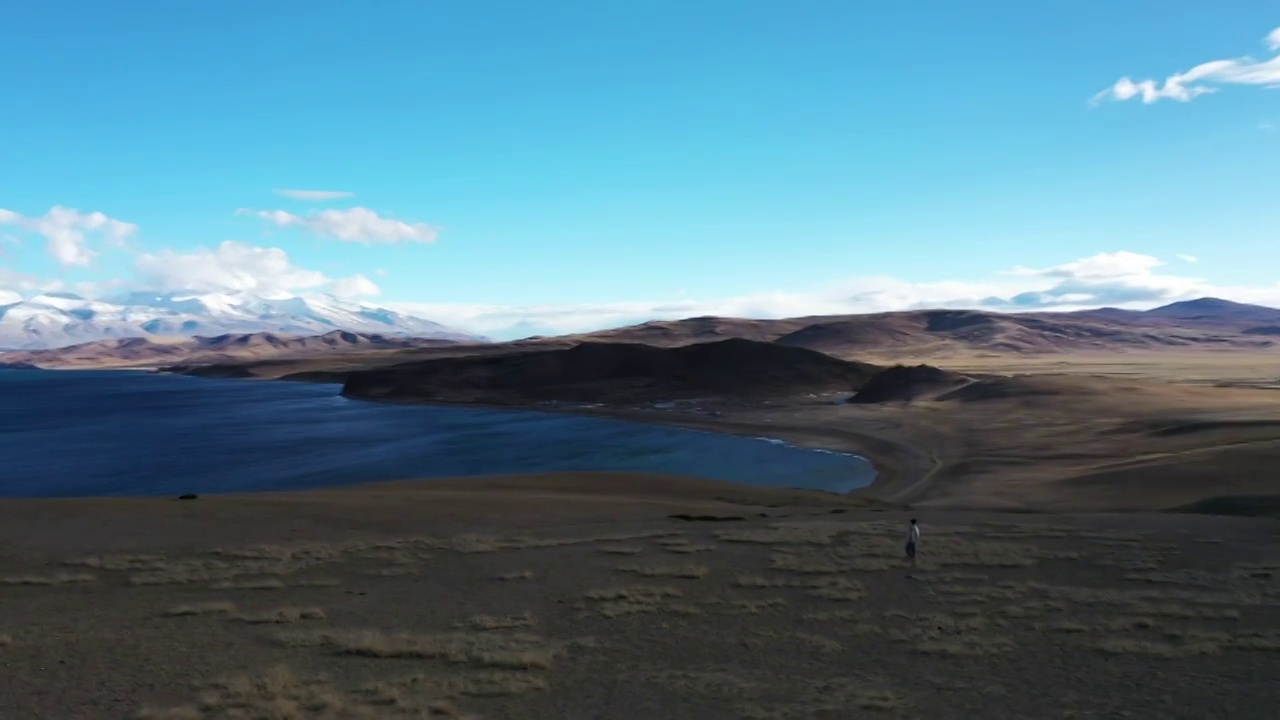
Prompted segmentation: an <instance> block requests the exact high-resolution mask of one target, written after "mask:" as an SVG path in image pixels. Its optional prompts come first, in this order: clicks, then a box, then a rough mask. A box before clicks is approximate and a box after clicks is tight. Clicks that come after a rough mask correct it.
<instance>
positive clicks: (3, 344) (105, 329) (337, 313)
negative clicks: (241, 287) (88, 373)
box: [0, 292, 481, 351]
mask: <svg viewBox="0 0 1280 720" xmlns="http://www.w3.org/2000/svg"><path fill="white" fill-rule="evenodd" d="M334 330H343V331H347V332H355V333H371V334H377V335H391V336H395V335H403V336H411V337H419V338H429V339H440V340H458V341H477V340H480V339H481V338H478V337H476V336H473V335H469V334H467V333H464V332H462V331H460V330H456V329H454V328H450V327H446V326H444V325H441V324H439V323H436V322H432V321H430V320H426V319H423V318H419V317H414V316H412V315H406V314H403V313H398V312H395V311H393V310H388V309H386V308H379V307H373V306H369V305H363V304H359V303H353V302H346V301H343V300H339V299H337V298H334V297H331V296H327V295H312V296H303V297H285V298H263V297H257V296H252V295H245V294H239V293H163V294H157V293H141V292H135V293H128V294H124V295H119V296H116V297H112V298H106V299H102V300H90V299H86V298H83V297H80V296H78V295H73V294H70V293H47V294H44V295H39V296H36V297H33V298H30V299H25V300H24V299H19V300H16V301H14V302H9V303H7V304H0V351H4V350H44V349H49V348H58V347H64V346H68V345H74V344H80V343H86V342H93V341H98V340H118V339H126V338H139V337H141V338H150V339H160V338H170V337H193V336H205V337H214V336H219V335H224V334H228V333H237V334H243V333H274V334H287V335H322V334H324V333H328V332H331V331H334Z"/></svg>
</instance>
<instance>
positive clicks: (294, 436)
mask: <svg viewBox="0 0 1280 720" xmlns="http://www.w3.org/2000/svg"><path fill="white" fill-rule="evenodd" d="M338 390H339V388H338V386H336V385H321V384H309V383H292V382H268V381H254V380H209V379H202V378H193V377H184V376H176V375H152V374H146V373H136V372H118V371H117V372H105V371H96V372H94V371H58V372H42V371H24V370H17V371H5V372H0V496H8V497H62V496H91V495H92V496H121V495H177V494H181V493H188V492H194V493H218V492H253V491H270V490H301V489H308V488H321V487H332V486H340V485H354V484H357V483H365V482H377V481H386V480H400V479H406V478H431V477H458V476H472V475H494V474H507V473H534V472H555V471H644V472H659V473H671V474H676V475H689V476H696V477H704V478H712V479H718V480H729V481H732V482H739V483H744V484H750V485H765V486H774V487H787V488H808V489H815V490H826V491H831V492H848V491H850V490H854V489H857V488H859V487H864V486H866V485H868V484H870V482H871V480H872V479H873V478H874V476H875V472H874V469H873V468H872V467H871V464H870V463H869V462H867V461H866V460H865V459H863V458H860V457H858V456H855V455H847V454H840V453H832V452H823V451H814V450H806V449H801V448H796V447H792V446H790V445H787V444H785V443H780V442H777V441H773V440H769V439H765V438H748V437H737V436H732V435H723V434H718V433H709V432H702V431H697V430H689V429H684V428H673V427H663V426H654V425H643V424H638V423H629V422H622V421H617V420H608V419H601V418H589V417H575V416H570V415H562V414H553V413H541V412H533V411H510V410H489V409H479V408H469V407H438V406H408V405H383V404H375V403H367V402H361V401H356V400H348V399H347V398H343V397H341V396H340V395H339V394H338Z"/></svg>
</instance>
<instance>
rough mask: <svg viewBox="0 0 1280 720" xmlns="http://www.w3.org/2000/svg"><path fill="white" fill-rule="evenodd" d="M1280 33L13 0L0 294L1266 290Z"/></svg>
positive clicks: (1118, 23)
mask: <svg viewBox="0 0 1280 720" xmlns="http://www.w3.org/2000/svg"><path fill="white" fill-rule="evenodd" d="M1278 26H1280V12H1277V11H1276V10H1275V9H1274V8H1268V7H1266V4H1265V3H1257V2H1241V1H1238V0H1226V1H1224V2H1220V3H1216V4H1214V5H1213V6H1209V5H1206V4H1193V3H1172V4H1171V3H1169V2H1154V1H1146V0H1143V1H1137V0H1127V1H1125V2H1110V1H1108V2H1103V1H1101V0H1089V1H1085V2H1074V3H1065V2H1064V3H1028V2H1021V1H1019V2H1013V1H1004V0H1000V1H995V2H979V3H967V4H963V6H962V5H961V4H958V3H954V2H950V1H948V0H932V1H928V2H926V1H920V0H915V1H904V2H898V3H874V4H872V3H853V2H847V1H845V2H805V1H798V2H793V3H778V2H752V1H746V0H736V1H732V2H730V1H727V0H695V1H693V2H675V1H671V2H666V1H664V2H628V3H604V2H554V1H545V2H538V3H529V2H483V1H479V0H472V1H470V2H424V1H415V2H395V1H391V0H385V1H383V2H377V3H366V4H357V3H351V2H343V3H338V2H293V1H292V0H289V1H279V0H274V1H268V2H241V1H240V0H222V1H220V2H216V3H212V2H189V1H185V0H183V1H175V2H171V3H154V2H141V1H138V0H115V1H114V2H110V3H104V2H87V1H86V2H69V1H64V0H47V1H46V2H41V3H22V4H18V5H15V6H14V7H11V8H7V9H6V12H5V21H4V23H3V24H0V75H2V76H3V77H5V78H6V82H5V88H4V91H3V93H0V208H2V209H3V210H0V238H3V239H2V240H0V293H8V294H10V295H14V294H21V295H31V294H33V293H36V292H39V291H41V290H47V289H69V290H79V291H82V292H87V293H89V294H91V295H92V294H98V295H106V294H110V293H112V292H117V291H119V290H123V289H148V290H151V289H157V290H176V289H182V288H183V287H189V288H192V289H197V290H215V289H227V290H242V291H249V292H260V293H307V292H339V293H340V294H343V295H344V296H351V297H354V296H356V295H358V294H360V293H365V301H367V302H370V303H374V304H380V305H390V306H393V307H398V308H411V309H414V310H416V311H418V312H420V313H422V314H426V313H431V314H432V315H434V316H435V318H434V319H440V320H442V321H446V322H454V323H455V324H461V325H464V326H468V327H469V328H471V329H478V330H482V331H485V332H489V333H491V334H498V335H502V334H504V333H505V334H519V333H520V332H523V331H526V330H533V331H567V330H578V329H589V328H590V327H597V326H602V325H609V324H616V323H619V322H630V321H636V320H643V319H649V318H651V317H675V316H681V315H697V314H706V313H711V312H714V313H717V314H749V315H756V316H780V315H788V314H807V313H810V312H812V313H823V312H842V311H861V310H879V309H894V308H900V307H917V306H923V305H983V306H989V307H1040V306H1044V307H1069V306H1076V305H1090V304H1112V303H1113V302H1115V301H1123V302H1131V303H1134V304H1136V305H1142V304H1144V303H1145V304H1157V303H1158V302H1162V301H1166V300H1172V299H1179V298H1182V297H1184V296H1188V295H1193V294H1199V293H1207V292H1213V293H1216V294H1220V295H1225V296H1229V297H1234V298H1236V299H1242V300H1252V301H1257V302H1270V303H1276V304H1280V285H1277V280H1278V279H1280V278H1278V274H1277V271H1276V268H1280V240H1277V238H1276V237H1275V224H1276V221H1275V201H1274V193H1273V190H1272V182H1271V179H1272V178H1271V172H1272V169H1273V168H1274V167H1276V166H1277V161H1278V160H1280V92H1276V91H1274V90H1271V89H1268V87H1267V86H1268V85H1271V84H1280V61H1277V62H1276V63H1275V65H1276V66H1275V67H1273V66H1272V65H1271V64H1268V61H1270V60H1271V59H1272V58H1275V57H1276V56H1277V53H1276V51H1275V50H1274V49H1272V47H1271V45H1270V44H1269V42H1268V36H1269V33H1271V32H1272V31H1273V30H1275V29H1276V28H1277V27H1278ZM1277 42H1280V36H1277ZM1246 56H1248V57H1251V58H1252V60H1240V58H1243V57H1246ZM1215 60H1233V61H1234V62H1233V63H1229V64H1226V65H1222V64H1218V65H1211V66H1206V67H1204V68H1201V69H1198V70H1194V71H1193V68H1196V67H1197V66H1200V65H1201V64H1202V63H1206V62H1210V61H1215ZM1189 71H1191V72H1189ZM1122 78H1129V79H1130V80H1131V81H1132V82H1129V83H1127V84H1126V83H1118V81H1120V80H1121V79H1122ZM1170 78H1172V79H1170ZM1148 79H1150V80H1152V81H1153V84H1151V85H1142V84H1141V83H1142V81H1144V80H1148ZM1100 93H1101V95H1100ZM1091 99H1093V102H1090V100H1091ZM1273 126H1274V127H1275V128H1276V129H1274V130H1273V129H1271V128H1272V127H1273ZM282 190H311V191H332V192H334V193H347V194H345V195H342V196H335V197H331V198H328V199H324V200H320V199H314V198H313V199H310V200H302V199H296V198H294V197H286V196H284V195H281V194H279V191H282ZM55 208H62V209H63V210H62V211H60V212H54V213H53V214H52V215H50V214H49V213H50V212H51V210H52V209H55ZM69 209H75V210H76V211H78V212H77V213H75V214H71V213H70V211H69ZM91 213H101V215H91ZM117 222H118V224H113V223H117ZM51 237H52V239H51ZM201 248H203V250H201ZM1180 256H1181V257H1180ZM1191 258H1194V259H1195V261H1194V262H1193V261H1191ZM335 282H336V284H335ZM375 289H376V290H377V291H378V293H377V294H376V295H374V294H372V293H373V291H374V290H375Z"/></svg>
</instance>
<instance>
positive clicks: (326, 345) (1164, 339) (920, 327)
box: [0, 298, 1280, 367]
mask: <svg viewBox="0 0 1280 720" xmlns="http://www.w3.org/2000/svg"><path fill="white" fill-rule="evenodd" d="M174 302H175V303H183V302H187V300H185V299H175V300H174ZM0 309H2V308H0ZM370 312H375V313H376V312H377V311H370ZM388 312H389V311H388ZM393 319H398V318H393ZM412 323H425V324H426V327H429V328H440V327H443V326H439V325H437V324H435V323H431V322H430V321H426V320H420V319H412V320H411V321H403V322H400V323H399V324H398V325H397V327H419V326H418V325H413V324H412ZM410 332H411V331H405V332H402V333H399V334H387V333H363V332H354V333H353V332H348V331H334V330H330V331H329V332H327V333H324V334H314V333H306V332H301V333H279V332H268V333H224V334H220V335H213V336H210V337H198V338H195V339H186V340H184V339H176V338H174V337H165V336H161V335H152V336H150V337H147V338H134V339H123V338H121V339H111V340H107V341H101V342H95V343H89V344H82V345H77V346H73V347H67V348H61V349H56V350H49V351H42V352H9V353H5V354H3V355H0V366H14V365H20V364H24V363H25V364H31V365H37V366H40V367H105V366H116V367H120V366H124V365H130V364H132V365H179V364H183V365H193V364H217V363H236V362H240V363H244V362H252V361H255V360H270V359H274V358H285V357H291V358H297V357H303V356H305V357H308V358H312V359H317V358H322V357H323V356H326V355H329V354H340V353H346V352H348V351H351V350H367V351H377V350H406V351H414V350H422V351H424V352H426V353H427V354H430V355H438V354H440V351H447V354H449V355H459V354H481V353H482V354H486V355H495V354H503V353H511V352H519V351H524V350H533V349H543V350H546V349H552V348H568V347H572V346H574V345H576V344H580V343H590V344H601V343H626V344H637V345H649V346H653V347H678V346H683V345H693V344H699V343H709V342H717V341H722V340H751V341H755V342H765V343H773V344H776V345H782V346H788V347H793V348H800V349H804V350H814V351H818V352H822V353H826V354H828V355H833V356H835V357H839V358H844V359H859V358H867V359H869V360H875V361H882V360H887V361H892V362H897V360H898V359H899V358H911V357H914V358H945V357H954V356H956V355H958V354H963V353H985V354H1051V353H1066V352H1116V351H1121V352H1123V351H1149V350H1170V349H1203V348H1214V349H1228V350H1229V349H1236V350H1258V349H1265V348H1274V347H1280V309H1276V308H1269V307H1265V306H1261V305H1247V304H1242V303H1232V302H1229V301H1225V300H1218V299H1215V298H1202V299H1200V300H1193V301H1188V302H1181V303H1173V304H1171V305H1165V306H1162V307H1159V308H1154V309H1152V310H1146V311H1140V310H1123V309H1118V308H1099V309H1096V310H1081V311H1076V312H1059V313H1049V312H1039V313H1012V314H1011V313H998V312H989V311H981V310H909V311H901V312H887V313H870V314H865V315H837V316H814V317H801V318H788V319H783V320H748V319H740V318H722V317H696V318H689V319H686V320H675V321H653V322H647V323H641V324H639V325H632V326H628V327H622V328H615V329H611V330H602V331H599V332H594V333H584V334H579V335H565V336H559V337H542V338H528V339H525V340H520V341H514V342H507V343H484V344H483V347H481V346H480V345H476V343H478V342H483V341H480V340H476V339H474V338H472V337H471V336H468V335H465V334H462V333H458V332H456V331H448V329H446V330H445V331H443V332H442V331H439V330H434V332H435V335H433V336H427V337H421V338H415V337H412V336H411V335H410V334H409V333H410ZM304 336H305V337H304ZM455 346H456V347H455ZM451 348H452V349H451ZM418 355H421V353H414V356H413V357H404V358H400V357H399V356H394V357H392V356H381V357H382V359H381V360H379V361H378V362H379V363H385V362H403V361H409V360H415V359H418V357H417V356H418ZM369 357H370V358H372V356H369ZM343 363H344V364H345V363H346V361H345V360H344V361H343Z"/></svg>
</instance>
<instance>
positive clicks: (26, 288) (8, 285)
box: [0, 265, 63, 296]
mask: <svg viewBox="0 0 1280 720" xmlns="http://www.w3.org/2000/svg"><path fill="white" fill-rule="evenodd" d="M62 289H63V283H62V281H60V280H42V279H40V278H37V277H35V276H32V275H27V274H24V273H20V272H18V271H16V270H10V269H9V268H7V267H4V266H3V265H0V291H4V292H7V293H10V294H16V295H20V296H26V295H38V294H40V293H46V292H57V291H58V290H62Z"/></svg>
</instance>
